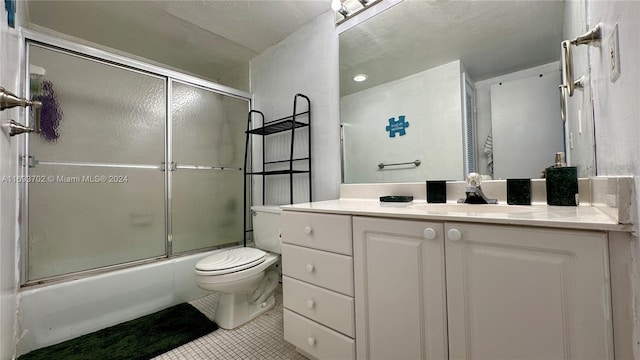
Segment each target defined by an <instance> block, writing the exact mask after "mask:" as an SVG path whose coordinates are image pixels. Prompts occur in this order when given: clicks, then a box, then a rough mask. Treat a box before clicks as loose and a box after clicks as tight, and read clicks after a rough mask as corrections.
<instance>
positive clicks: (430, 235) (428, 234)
mask: <svg viewBox="0 0 640 360" xmlns="http://www.w3.org/2000/svg"><path fill="white" fill-rule="evenodd" d="M436 235H437V234H436V231H435V230H433V229H432V228H426V229H424V238H425V239H427V240H433V239H435V238H436Z"/></svg>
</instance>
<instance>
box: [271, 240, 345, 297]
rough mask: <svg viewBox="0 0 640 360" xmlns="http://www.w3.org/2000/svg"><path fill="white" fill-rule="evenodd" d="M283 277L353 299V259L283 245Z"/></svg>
mask: <svg viewBox="0 0 640 360" xmlns="http://www.w3.org/2000/svg"><path fill="white" fill-rule="evenodd" d="M282 274H283V275H286V276H289V277H292V278H295V279H298V280H302V281H306V282H308V283H312V284H314V285H318V286H321V287H323V288H326V289H329V290H334V291H337V292H339V293H342V294H345V295H349V296H353V258H352V257H351V256H345V255H340V254H334V253H330V252H326V251H319V250H314V249H309V248H304V247H301V246H295V245H288V244H282Z"/></svg>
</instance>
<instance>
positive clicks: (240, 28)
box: [28, 0, 330, 80]
mask: <svg viewBox="0 0 640 360" xmlns="http://www.w3.org/2000/svg"><path fill="white" fill-rule="evenodd" d="M329 4H330V0H303V1H300V0H298V1H295V0H277V1H276V0H263V1H245V0H241V1H220V0H218V1H211V0H206V1H205V0H201V1H148V0H146V1H131V0H130V1H111V0H109V1H107V0H84V1H56V0H46V1H32V0H29V1H28V11H29V18H30V22H31V23H33V24H37V25H39V26H43V27H46V28H49V29H52V30H55V31H59V32H62V33H65V34H68V35H72V36H75V37H78V38H81V39H84V40H88V41H91V42H94V43H98V44H101V45H104V46H108V47H111V48H114V49H118V50H121V51H125V52H128V53H131V54H134V55H137V56H141V57H144V58H147V59H151V60H154V61H156V62H160V63H163V64H167V65H170V66H172V67H175V68H178V69H183V70H185V71H187V72H190V73H194V74H197V75H200V76H203V77H206V78H209V79H213V80H216V79H219V78H220V77H222V76H224V75H225V74H227V73H228V72H229V71H231V70H233V69H235V68H237V67H238V66H240V65H243V64H246V63H248V62H249V60H251V59H252V58H253V57H254V56H256V55H258V54H259V53H261V52H262V51H264V50H265V49H266V48H268V47H269V46H271V45H273V44H275V43H277V42H278V41H280V40H282V39H284V38H285V37H287V36H288V35H289V34H291V33H292V32H294V31H296V30H297V29H299V28H300V27H302V26H303V25H305V24H307V23H309V22H311V21H312V20H313V19H315V18H316V17H318V16H319V15H320V14H322V13H324V12H326V11H328V10H329V9H330V7H329Z"/></svg>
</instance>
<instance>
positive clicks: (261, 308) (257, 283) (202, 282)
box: [195, 206, 281, 329]
mask: <svg viewBox="0 0 640 360" xmlns="http://www.w3.org/2000/svg"><path fill="white" fill-rule="evenodd" d="M251 213H252V214H253V215H254V216H253V235H254V239H255V244H256V247H255V248H253V247H241V248H232V249H222V250H217V251H214V252H213V253H212V254H211V255H209V256H207V257H205V258H204V259H202V260H200V261H198V263H197V264H196V268H195V280H196V284H197V285H198V287H200V288H202V289H204V290H207V291H211V292H219V293H220V296H219V298H218V307H217V308H216V313H215V319H214V320H215V322H216V324H218V326H220V327H221V328H223V329H234V328H236V327H238V326H240V325H242V324H244V323H246V322H248V321H250V320H251V319H253V318H255V317H256V316H258V315H260V314H262V313H263V312H265V311H267V310H269V309H271V308H272V307H273V306H274V305H275V295H274V292H275V288H276V286H277V285H278V282H279V281H280V274H279V272H278V270H277V269H276V268H275V264H277V263H278V261H279V260H280V255H279V254H280V244H281V242H280V209H279V208H278V207H275V206H252V207H251Z"/></svg>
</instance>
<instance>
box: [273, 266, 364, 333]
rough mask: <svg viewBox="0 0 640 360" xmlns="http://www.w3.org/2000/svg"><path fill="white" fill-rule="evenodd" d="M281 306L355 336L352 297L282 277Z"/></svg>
mask: <svg viewBox="0 0 640 360" xmlns="http://www.w3.org/2000/svg"><path fill="white" fill-rule="evenodd" d="M282 288H283V291H284V296H283V298H284V307H285V308H287V309H290V310H293V311H295V312H296V313H298V314H300V315H303V316H305V317H308V318H309V319H311V320H314V321H317V322H319V323H321V324H322V325H326V326H328V327H330V328H332V329H333V330H336V331H339V332H341V333H343V334H345V335H347V336H351V337H355V310H354V309H355V308H354V302H353V298H352V297H349V296H345V295H342V294H338V293H336V292H333V291H329V290H326V289H323V288H321V287H317V286H313V285H310V284H307V283H305V282H302V281H299V280H296V279H292V278H290V277H287V276H283V277H282Z"/></svg>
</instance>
